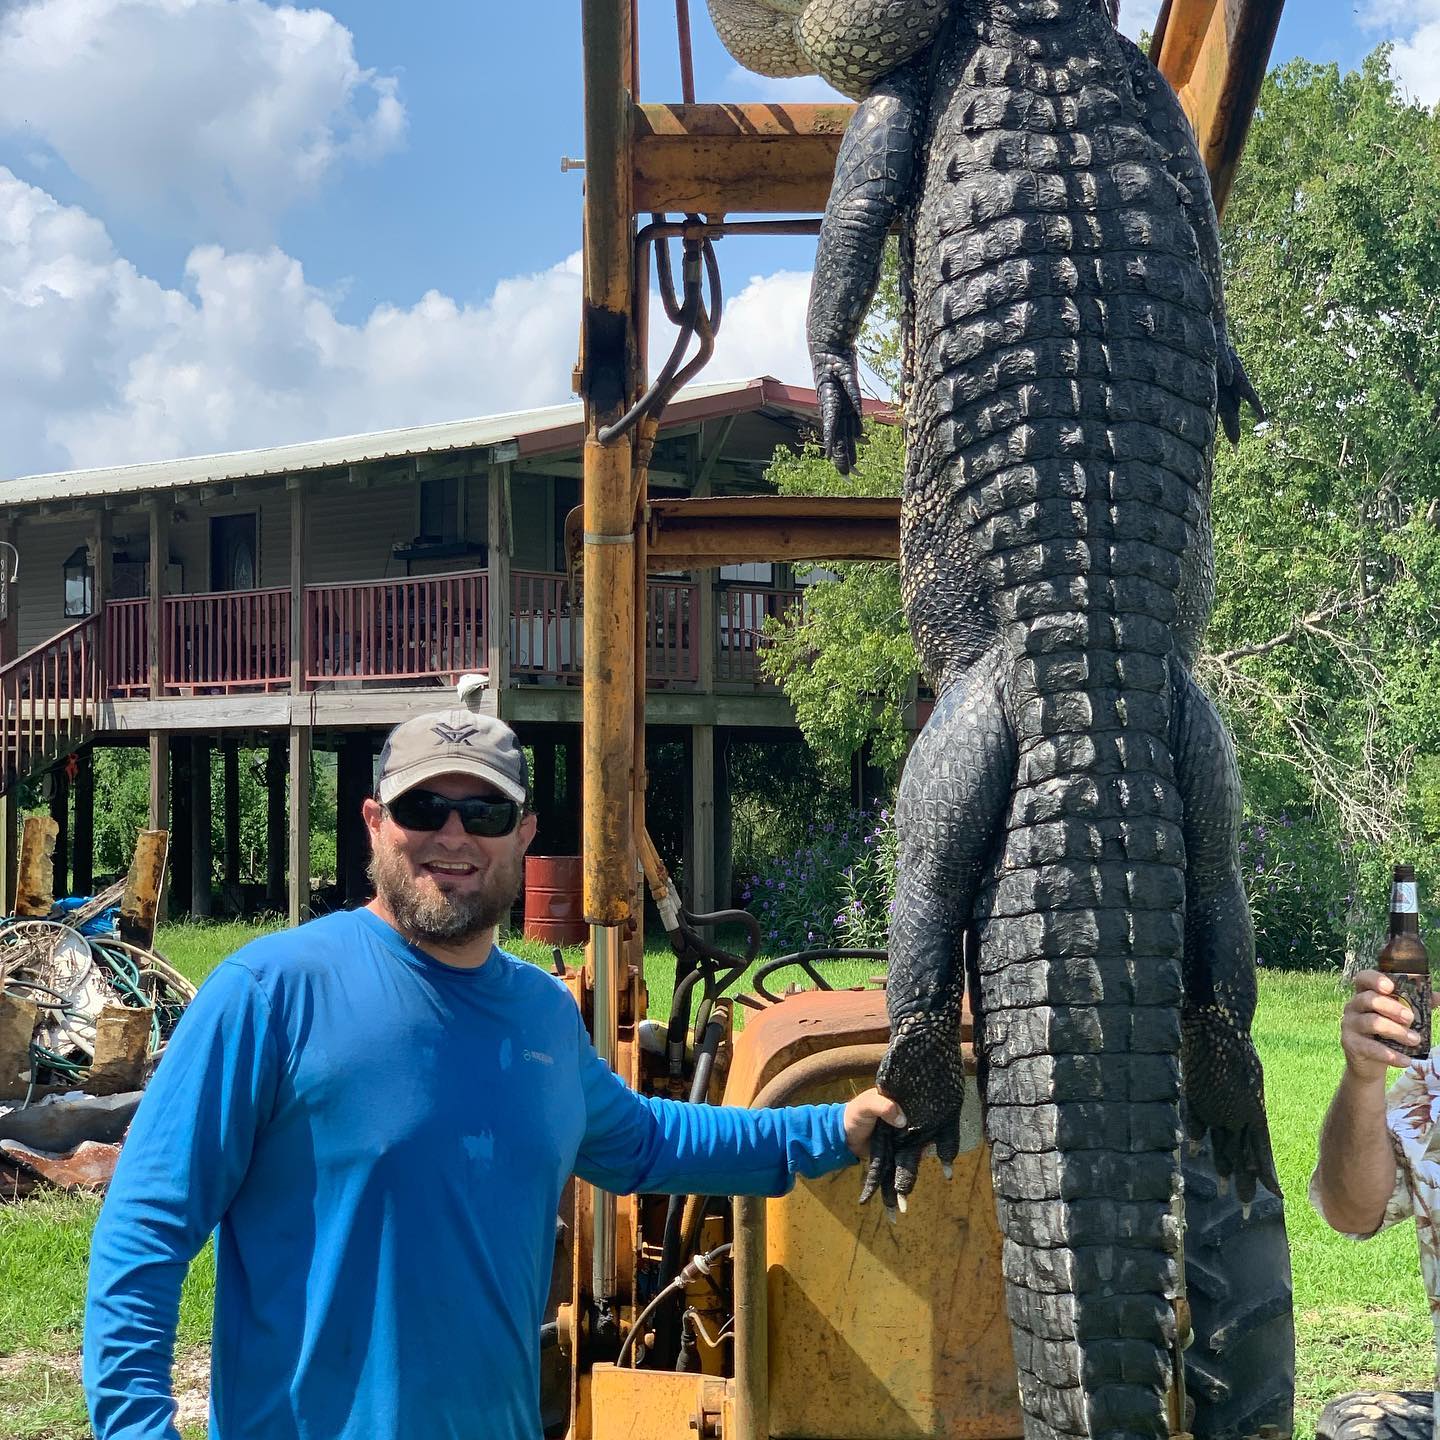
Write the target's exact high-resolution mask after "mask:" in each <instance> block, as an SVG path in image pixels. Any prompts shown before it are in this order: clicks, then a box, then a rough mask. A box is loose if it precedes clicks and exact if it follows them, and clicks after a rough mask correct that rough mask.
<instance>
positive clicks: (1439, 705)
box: [1202, 48, 1440, 949]
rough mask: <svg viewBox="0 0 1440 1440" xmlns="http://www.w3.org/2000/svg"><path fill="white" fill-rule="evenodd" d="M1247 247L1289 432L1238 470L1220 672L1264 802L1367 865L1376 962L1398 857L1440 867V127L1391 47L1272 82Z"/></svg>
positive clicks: (1271, 390) (1219, 534)
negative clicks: (1386, 884)
mask: <svg viewBox="0 0 1440 1440" xmlns="http://www.w3.org/2000/svg"><path fill="white" fill-rule="evenodd" d="M1225 245H1226V269H1227V275H1228V298H1229V304H1230V314H1231V319H1232V325H1233V328H1234V331H1235V333H1236V335H1237V337H1238V343H1239V345H1240V348H1241V353H1242V354H1243V355H1244V357H1245V362H1246V365H1247V366H1248V368H1249V370H1250V374H1251V376H1252V378H1254V379H1255V381H1256V383H1257V385H1258V387H1259V389H1260V392H1261V394H1262V396H1263V397H1264V399H1265V402H1266V405H1267V407H1268V408H1269V412H1270V417H1271V418H1270V421H1269V423H1268V424H1266V425H1263V426H1261V427H1259V429H1258V431H1257V433H1256V434H1254V435H1253V436H1251V437H1249V438H1248V439H1247V440H1246V442H1245V443H1244V444H1242V445H1241V446H1240V448H1239V449H1238V450H1233V451H1232V450H1228V449H1225V450H1222V452H1221V454H1220V456H1219V459H1218V464H1217V467H1216V477H1215V493H1214V500H1213V507H1212V508H1213V513H1214V518H1215V547H1216V564H1217V575H1218V587H1217V589H1218V593H1217V604H1216V608H1215V616H1214V620H1213V622H1212V624H1211V628H1210V633H1209V637H1208V642H1207V653H1206V657H1205V660H1204V663H1203V665H1202V675H1203V678H1204V679H1205V681H1206V683H1207V684H1208V685H1209V687H1210V688H1211V689H1212V691H1213V692H1214V693H1215V694H1216V695H1217V696H1218V697H1219V699H1220V701H1221V703H1222V705H1223V706H1224V707H1225V710H1226V712H1227V715H1228V717H1229V719H1230V722H1231V724H1232V726H1233V728H1234V730H1235V733H1236V738H1237V743H1238V747H1239V753H1240V758H1241V765H1242V768H1243V770H1244V774H1245V780H1246V787H1247V793H1248V796H1249V801H1250V804H1251V806H1252V808H1253V809H1254V810H1255V811H1256V812H1257V813H1259V814H1261V815H1265V816H1271V817H1275V816H1291V815H1294V816H1297V817H1299V818H1302V819H1304V820H1305V821H1306V822H1307V823H1316V824H1319V825H1321V826H1322V827H1323V828H1324V829H1325V830H1326V831H1327V832H1328V834H1329V835H1330V836H1331V838H1332V841H1333V844H1334V846H1335V847H1336V848H1337V849H1338V850H1339V851H1340V853H1341V855H1342V856H1343V857H1345V868H1346V869H1347V871H1348V873H1349V875H1350V893H1351V894H1352V895H1353V896H1355V897H1356V899H1355V901H1354V902H1353V903H1352V912H1353V913H1352V915H1351V916H1350V920H1349V925H1348V929H1349V931H1350V939H1351V948H1352V949H1354V948H1355V946H1356V945H1357V944H1359V945H1360V946H1361V948H1362V949H1363V948H1364V947H1365V946H1366V945H1368V943H1369V937H1368V935H1367V934H1366V932H1367V931H1368V930H1369V928H1370V923H1373V919H1372V920H1371V921H1370V922H1369V923H1367V920H1366V917H1375V916H1377V915H1378V913H1379V910H1380V905H1381V901H1380V895H1379V893H1378V892H1379V890H1380V887H1381V886H1382V885H1383V873H1384V868H1385V864H1386V862H1387V861H1388V860H1390V859H1393V858H1400V857H1406V858H1414V859H1417V860H1419V861H1420V862H1421V864H1422V865H1423V866H1424V867H1425V869H1426V870H1427V872H1428V875H1429V878H1430V879H1431V880H1432V882H1433V881H1434V880H1435V879H1436V878H1437V875H1440V870H1437V867H1436V864H1435V861H1436V859H1437V858H1440V856H1437V842H1440V826H1437V824H1436V821H1437V819H1440V814H1437V813H1436V811H1437V806H1436V804H1435V780H1436V767H1435V758H1434V757H1435V754H1436V752H1437V750H1440V693H1437V691H1436V688H1435V686H1434V684H1433V680H1432V679H1431V677H1433V676H1434V675H1435V674H1436V673H1437V670H1436V663H1437V661H1440V534H1437V529H1436V523H1435V522H1436V517H1437V511H1440V506H1437V497H1440V427H1437V422H1440V115H1437V113H1436V112H1435V111H1432V110H1427V109H1425V108H1424V107H1422V106H1419V105H1414V104H1410V103H1407V102H1406V100H1405V99H1404V97H1403V95H1402V94H1401V93H1400V91H1399V89H1398V88H1397V86H1396V84H1395V82H1394V80H1393V79H1392V78H1391V75H1390V72H1389V54H1388V51H1387V50H1386V49H1384V48H1382V49H1380V50H1377V51H1376V52H1375V53H1374V54H1373V55H1371V56H1370V57H1369V58H1368V59H1367V60H1366V61H1365V62H1364V64H1363V65H1362V67H1361V68H1360V69H1359V70H1358V71H1354V72H1350V73H1345V74H1342V73H1341V72H1340V70H1339V69H1338V68H1337V67H1336V66H1333V65H1330V66H1316V65H1310V64H1307V63H1306V62H1304V61H1295V62H1292V63H1291V64H1289V65H1287V66H1285V67H1283V68H1282V69H1280V70H1277V71H1276V72H1275V73H1273V74H1272V75H1271V76H1269V77H1268V78H1267V80H1266V82H1265V86H1264V90H1263V92H1262V94H1261V100H1260V107H1259V110H1258V111H1257V114H1256V118H1255V123H1254V125H1253V127H1252V130H1251V134H1250V140H1249V146H1248V149H1247V152H1246V156H1245V161H1244V163H1243V165H1242V167H1241V169H1240V174H1239V178H1238V181H1237V184H1236V187H1235V190H1234V193H1233V194H1232V196H1231V200H1230V204H1229V207H1228V209H1227V211H1226V216H1225Z"/></svg>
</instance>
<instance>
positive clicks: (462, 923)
mask: <svg viewBox="0 0 1440 1440" xmlns="http://www.w3.org/2000/svg"><path fill="white" fill-rule="evenodd" d="M368 873H369V876H370V883H371V884H372V885H373V886H374V887H375V893H376V894H377V895H378V896H379V897H380V899H381V900H382V901H383V902H384V903H385V905H386V907H387V908H388V909H389V911H390V913H391V915H393V916H394V917H395V923H396V925H397V926H398V927H399V928H400V929H401V930H402V931H404V932H405V933H406V934H407V935H409V936H412V937H413V938H415V939H417V940H431V941H434V942H436V943H437V944H445V945H458V944H462V943H463V942H464V941H466V940H473V939H474V938H475V937H476V936H477V935H483V934H484V933H485V931H487V930H492V929H494V928H495V926H497V925H498V924H499V923H500V921H501V920H503V919H505V918H506V917H507V916H508V915H509V914H510V907H511V906H512V905H514V903H515V898H516V896H518V895H519V894H520V876H521V870H520V856H519V855H516V856H514V857H513V858H506V859H503V860H495V861H492V863H491V864H490V866H489V868H488V869H487V870H486V871H485V873H484V875H483V876H482V877H481V882H480V886H479V888H478V889H476V890H471V891H466V892H455V891H446V890H443V889H441V888H440V887H439V886H438V885H437V886H436V887H435V888H434V889H433V890H431V889H429V888H428V887H425V888H423V889H422V888H421V887H420V886H418V885H417V884H416V882H415V879H414V877H413V876H412V875H411V873H410V870H409V867H408V866H407V865H406V862H405V860H404V859H403V858H402V857H401V855H400V852H399V851H398V850H396V849H395V848H394V847H393V846H390V845H384V844H381V843H379V842H377V843H376V845H375V848H374V850H373V852H372V853H371V856H370V864H369V867H368Z"/></svg>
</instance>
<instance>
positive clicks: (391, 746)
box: [375, 710, 529, 805]
mask: <svg viewBox="0 0 1440 1440" xmlns="http://www.w3.org/2000/svg"><path fill="white" fill-rule="evenodd" d="M439 775H473V776H474V777H475V778H476V779H477V780H485V781H488V782H489V783H490V784H491V785H493V786H494V787H495V788H496V789H497V790H499V791H500V793H501V794H502V795H507V796H509V798H510V799H511V800H515V801H517V802H518V803H519V804H521V805H523V804H524V803H525V792H526V790H527V789H528V788H529V784H528V777H527V775H526V768H525V752H524V751H523V750H522V749H521V748H520V742H519V740H517V739H516V737H515V732H514V731H513V730H512V729H511V728H510V727H509V726H508V725H507V724H506V723H505V722H504V721H503V720H499V719H497V718H496V717H495V716H494V715H477V714H476V713H475V712H474V711H473V710H436V711H433V712H432V713H430V714H428V715H417V716H415V718H414V719H413V720H406V721H404V722H403V723H401V724H399V725H397V726H396V727H395V728H394V729H393V730H392V731H391V732H390V735H389V737H388V738H387V739H386V741H385V748H384V749H383V750H382V751H381V752H380V773H379V776H378V778H377V780H376V782H375V796H376V799H378V800H379V801H380V803H381V804H382V805H388V804H389V803H390V801H392V800H393V799H394V798H395V797H396V796H397V795H403V794H404V793H405V791H407V790H409V789H411V788H412V787H413V786H416V785H420V784H422V783H423V782H424V781H426V780H434V779H435V778H436V777H437V776H439Z"/></svg>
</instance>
